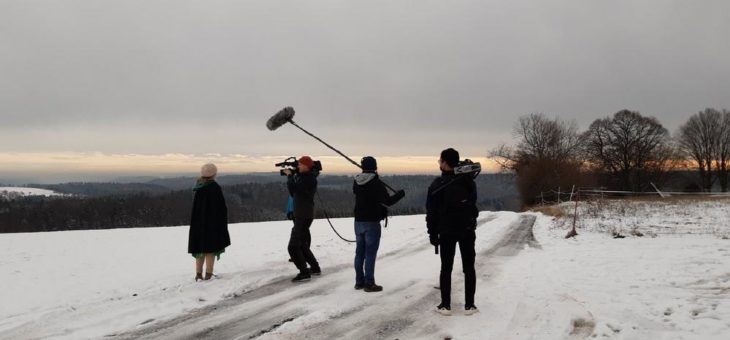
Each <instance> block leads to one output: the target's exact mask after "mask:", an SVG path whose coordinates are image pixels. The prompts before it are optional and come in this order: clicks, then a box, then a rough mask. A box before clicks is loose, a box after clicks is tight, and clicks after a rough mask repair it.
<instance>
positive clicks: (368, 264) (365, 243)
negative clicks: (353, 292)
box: [355, 221, 380, 284]
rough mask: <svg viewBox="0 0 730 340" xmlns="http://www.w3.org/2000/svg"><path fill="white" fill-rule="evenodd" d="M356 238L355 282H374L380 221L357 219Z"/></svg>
mask: <svg viewBox="0 0 730 340" xmlns="http://www.w3.org/2000/svg"><path fill="white" fill-rule="evenodd" d="M355 240H356V241H357V248H355V283H357V284H374V283H375V258H376V257H377V256H378V247H380V222H357V221H356V222H355ZM363 269H364V272H363Z"/></svg>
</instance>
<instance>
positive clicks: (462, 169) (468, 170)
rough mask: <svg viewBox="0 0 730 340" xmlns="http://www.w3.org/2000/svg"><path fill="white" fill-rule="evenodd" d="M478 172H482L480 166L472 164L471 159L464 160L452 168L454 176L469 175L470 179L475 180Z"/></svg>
mask: <svg viewBox="0 0 730 340" xmlns="http://www.w3.org/2000/svg"><path fill="white" fill-rule="evenodd" d="M480 172H482V165H481V164H479V162H477V163H474V162H472V161H471V159H465V160H463V161H461V162H459V164H457V165H456V166H455V167H454V174H456V175H463V174H471V176H472V177H474V178H476V177H477V176H478V175H479V173H480Z"/></svg>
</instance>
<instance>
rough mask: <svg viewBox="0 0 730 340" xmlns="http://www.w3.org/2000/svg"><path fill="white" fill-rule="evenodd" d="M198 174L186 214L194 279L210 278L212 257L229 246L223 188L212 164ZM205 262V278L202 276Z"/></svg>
mask: <svg viewBox="0 0 730 340" xmlns="http://www.w3.org/2000/svg"><path fill="white" fill-rule="evenodd" d="M200 172H201V177H200V178H199V179H198V181H197V183H196V184H195V187H193V192H194V193H195V194H194V197H193V212H192V214H191V216H190V232H189V233H188V253H190V254H192V255H193V257H195V281H198V280H210V279H211V278H212V277H213V265H214V263H215V258H216V257H217V258H218V259H219V260H220V256H221V254H222V253H223V252H225V249H226V247H228V246H229V245H231V238H230V236H229V235H228V207H227V206H226V201H225V199H224V198H223V191H222V190H221V187H220V185H218V183H216V181H215V176H216V174H217V172H218V169H217V168H216V166H215V165H214V164H205V165H203V167H202V168H201V171H200ZM203 263H205V278H203Z"/></svg>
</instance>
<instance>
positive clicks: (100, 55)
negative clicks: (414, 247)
mask: <svg viewBox="0 0 730 340" xmlns="http://www.w3.org/2000/svg"><path fill="white" fill-rule="evenodd" d="M727 13H730V3H728V2H726V1H702V2H695V1H691V2H690V1H641V2H637V1H606V2H588V1H509V2H506V1H448V2H445V1H418V2H413V1H401V2H396V1H368V2H362V3H358V4H356V3H351V2H342V1H319V2H312V1H307V2H291V1H276V0H270V1H259V2H249V1H246V2H234V1H204V2H203V1H172V0H170V1H154V2H152V1H103V2H102V1H74V0H69V1H63V2H47V1H27V0H23V1H3V2H2V3H0V41H2V42H3V47H2V49H3V50H2V53H0V74H2V77H0V118H1V119H2V124H1V125H0V132H1V133H0V145H1V146H0V151H24V152H32V151H36V150H38V151H53V150H56V149H58V150H74V151H102V152H142V151H146V152H150V153H155V152H159V153H165V152H241V149H242V148H244V149H245V148H248V150H250V149H254V150H255V152H256V153H259V152H260V153H261V154H266V153H280V152H281V150H284V149H286V148H288V147H291V143H292V141H296V143H299V144H300V145H302V146H303V147H309V148H317V147H318V146H317V144H316V143H312V144H306V142H304V143H305V144H302V141H303V140H304V138H303V137H302V136H300V135H296V134H295V132H292V131H287V130H284V131H277V132H276V133H273V134H272V133H271V132H269V131H266V130H265V129H264V122H265V121H266V119H267V118H268V116H270V115H271V114H273V113H274V112H276V111H277V110H279V109H281V108H282V107H283V106H285V105H292V106H294V107H295V108H296V109H297V117H296V119H298V120H299V121H300V122H302V124H303V125H304V126H306V127H310V128H312V129H313V131H314V132H316V133H319V134H322V135H323V136H326V137H327V138H329V139H330V140H332V141H336V142H337V143H338V144H339V145H341V146H342V147H343V148H345V149H348V150H352V152H355V153H368V150H369V149H381V150H382V149H385V150H387V151H386V152H387V153H390V154H427V153H429V152H431V151H432V150H434V149H440V148H441V146H443V145H444V144H448V145H455V146H456V145H464V146H463V148H467V149H469V151H470V152H471V153H473V154H476V153H486V150H487V149H489V148H491V147H492V146H494V145H495V144H497V143H499V142H500V141H505V140H507V139H509V137H510V129H511V127H512V125H513V123H514V121H515V119H516V117H517V116H519V115H522V114H526V113H529V112H536V111H539V112H545V113H549V114H555V115H560V116H561V117H563V118H566V119H577V120H578V121H579V122H580V123H581V125H582V126H584V127H585V126H587V125H588V124H589V123H590V121H592V120H593V119H596V118H599V117H602V116H606V115H609V114H612V113H613V112H616V111H618V110H620V109H623V108H629V109H634V110H639V111H641V112H642V113H645V114H648V115H653V116H656V117H658V118H659V119H660V120H661V121H662V122H663V123H664V124H665V125H666V126H667V127H669V128H670V129H673V128H676V126H678V125H679V124H680V123H681V122H682V121H683V120H684V119H686V117H687V116H688V115H690V114H692V113H694V112H696V111H699V110H701V109H703V108H704V107H706V106H714V107H730V103H729V102H728V98H730V97H729V96H728V91H727V88H728V87H727V85H726V82H727V79H730V64H728V63H727V61H726V58H727V56H728V55H730V43H728V39H727V37H726V35H727V32H730V21H729V20H727ZM31 135H32V136H34V137H33V138H34V139H33V140H27V138H28V136H31ZM24 138H26V139H24ZM21 141H22V142H21ZM249 152H250V151H249Z"/></svg>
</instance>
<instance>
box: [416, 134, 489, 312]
mask: <svg viewBox="0 0 730 340" xmlns="http://www.w3.org/2000/svg"><path fill="white" fill-rule="evenodd" d="M438 162H439V168H440V169H441V172H442V173H441V177H439V178H436V179H435V180H434V181H433V183H432V184H431V186H430V187H429V188H428V196H427V198H426V210H427V214H426V226H427V228H428V235H429V240H430V241H431V244H433V245H434V246H437V247H438V246H439V245H440V246H441V275H440V278H439V283H440V284H439V286H440V287H441V304H439V305H438V306H437V307H436V311H437V312H439V313H440V314H443V315H450V314H451V270H452V268H453V266H454V254H455V253H456V244H457V243H458V244H459V251H460V252H461V264H462V267H463V271H464V286H465V289H464V295H465V301H464V302H465V305H464V308H465V311H466V314H467V315H470V314H473V313H475V312H477V307H476V306H475V305H474V292H475V290H476V272H475V270H474V259H475V257H476V252H475V250H474V241H475V240H476V233H475V230H476V225H477V223H476V219H477V216H478V215H479V210H478V209H477V207H476V200H477V188H476V184H475V183H474V179H473V178H472V177H471V176H469V175H456V174H454V168H455V167H456V166H457V165H458V164H459V152H458V151H456V150H454V149H452V148H449V149H446V150H444V151H442V152H441V158H440V159H439V161H438Z"/></svg>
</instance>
